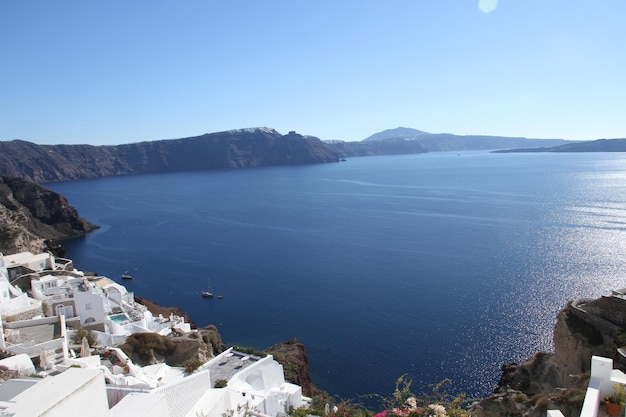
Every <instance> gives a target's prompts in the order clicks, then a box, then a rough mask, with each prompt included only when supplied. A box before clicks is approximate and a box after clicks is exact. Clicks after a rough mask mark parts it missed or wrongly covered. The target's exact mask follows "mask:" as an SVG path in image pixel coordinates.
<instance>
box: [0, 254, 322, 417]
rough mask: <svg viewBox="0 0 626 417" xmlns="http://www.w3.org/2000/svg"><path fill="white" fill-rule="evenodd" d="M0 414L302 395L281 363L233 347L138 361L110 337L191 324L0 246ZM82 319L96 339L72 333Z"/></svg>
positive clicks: (192, 405) (192, 408) (186, 410)
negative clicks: (180, 363) (173, 362)
mask: <svg viewBox="0 0 626 417" xmlns="http://www.w3.org/2000/svg"><path fill="white" fill-rule="evenodd" d="M0 314H1V315H2V321H1V323H2V324H1V327H0V348H1V350H2V357H4V359H2V360H0V366H2V367H4V368H6V369H7V372H9V373H13V376H15V377H16V378H12V379H8V380H6V381H4V382H3V383H2V384H1V385H0V416H15V417H31V416H42V415H45V416H69V415H87V414H88V415H90V416H103V417H104V416H115V417H123V416H151V417H160V416H163V417H166V416H175V417H185V416H189V417H192V416H193V417H196V416H221V415H223V414H227V413H229V412H231V413H232V412H234V411H235V410H249V411H251V412H252V411H253V413H254V414H255V415H257V416H272V417H274V416H284V415H286V413H287V412H288V410H289V409H296V408H299V407H301V406H304V405H306V404H308V402H309V401H310V398H307V397H304V396H303V394H302V388H301V387H300V386H298V385H295V384H291V383H288V382H286V381H285V377H284V372H283V368H282V366H281V365H280V364H279V363H278V362H276V361H275V360H274V358H273V357H272V355H268V356H265V357H261V356H256V355H251V354H247V353H244V352H239V351H236V350H234V349H233V348H229V349H226V350H225V351H223V352H221V353H217V352H213V354H212V355H211V356H212V357H211V358H209V360H208V361H207V362H205V363H203V364H198V365H199V366H198V367H197V368H195V367H194V368H195V369H193V368H191V369H186V368H184V367H172V366H169V365H167V364H165V363H156V364H153V365H147V366H139V365H137V364H135V363H133V361H132V360H131V359H130V358H129V357H128V355H126V354H125V353H124V351H122V350H121V349H120V348H118V347H115V345H118V344H119V343H122V342H124V341H125V340H126V339H127V338H128V337H129V336H130V335H133V334H140V333H154V334H158V335H162V336H168V335H171V334H189V333H193V332H197V330H193V329H192V328H191V326H190V323H188V322H186V321H185V319H184V318H182V317H179V316H176V315H174V314H171V315H170V316H168V317H164V316H162V315H159V316H157V317H155V316H154V315H153V314H152V313H151V312H150V311H149V310H148V309H147V308H146V307H145V306H143V305H142V304H139V303H137V302H135V300H134V296H133V294H132V293H131V292H128V291H127V290H126V288H125V287H124V286H123V285H120V284H118V283H116V282H114V281H112V280H111V279H109V278H106V277H101V276H90V275H87V274H85V273H84V272H82V271H79V270H77V269H75V268H74V266H73V263H72V261H71V260H69V259H64V258H55V257H54V256H53V255H51V254H48V253H41V254H32V253H30V252H22V253H17V254H14V255H7V256H2V255H1V254H0ZM85 329H89V334H90V335H94V336H95V338H96V339H97V340H96V341H94V342H93V343H92V345H95V346H90V344H89V342H88V339H87V337H83V338H82V340H80V341H78V343H76V342H77V341H76V338H77V337H76V336H77V335H78V336H80V335H81V334H83V333H81V332H84V331H85Z"/></svg>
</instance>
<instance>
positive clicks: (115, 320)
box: [109, 314, 128, 323]
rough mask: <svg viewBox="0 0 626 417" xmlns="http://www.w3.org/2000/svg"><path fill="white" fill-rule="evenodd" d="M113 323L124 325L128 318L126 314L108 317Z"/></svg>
mask: <svg viewBox="0 0 626 417" xmlns="http://www.w3.org/2000/svg"><path fill="white" fill-rule="evenodd" d="M109 318H110V319H111V321H112V322H113V323H124V322H126V321H128V316H127V315H126V314H116V315H114V316H109Z"/></svg>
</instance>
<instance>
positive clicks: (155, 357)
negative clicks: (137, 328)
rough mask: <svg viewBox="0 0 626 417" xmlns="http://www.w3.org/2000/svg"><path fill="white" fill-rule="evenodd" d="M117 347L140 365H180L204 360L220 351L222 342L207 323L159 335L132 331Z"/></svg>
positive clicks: (213, 327)
mask: <svg viewBox="0 0 626 417" xmlns="http://www.w3.org/2000/svg"><path fill="white" fill-rule="evenodd" d="M119 347H120V348H121V349H122V350H123V351H124V353H126V354H127V355H128V357H129V358H130V359H131V360H132V361H133V363H136V364H138V365H140V366H145V365H152V364H155V363H166V364H168V365H170V366H181V365H183V366H184V364H185V363H190V362H193V363H195V364H197V365H200V364H202V363H205V362H207V361H208V360H209V359H211V358H213V357H215V356H216V355H218V354H219V353H221V352H223V351H224V349H225V348H226V345H225V344H224V342H223V341H222V338H221V336H220V334H219V332H218V331H217V329H216V328H215V326H207V327H205V328H203V329H199V330H198V331H197V332H191V333H188V334H176V333H173V334H172V335H171V336H161V335H159V334H157V333H133V334H132V335H130V336H128V338H127V339H126V341H125V342H124V343H122V344H121V345H119Z"/></svg>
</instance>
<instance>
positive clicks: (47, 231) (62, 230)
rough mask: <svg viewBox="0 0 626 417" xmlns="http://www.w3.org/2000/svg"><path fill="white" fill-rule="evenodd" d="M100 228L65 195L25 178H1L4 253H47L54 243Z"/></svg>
mask: <svg viewBox="0 0 626 417" xmlns="http://www.w3.org/2000/svg"><path fill="white" fill-rule="evenodd" d="M96 228H97V226H95V225H93V224H91V223H89V222H88V221H86V220H84V219H82V218H81V217H80V216H79V215H78V212H77V211H76V209H75V208H74V207H72V206H71V205H70V204H69V202H68V201H67V199H66V198H65V197H63V196H62V195H60V194H58V193H55V192H54V191H51V190H49V189H47V188H44V187H42V186H40V185H37V184H35V183H32V182H30V181H26V180H24V179H21V178H16V177H8V176H2V175H0V252H2V253H4V254H12V253H17V252H22V251H31V252H35V253H37V252H42V251H47V250H50V248H51V246H52V245H53V244H52V243H51V242H53V241H59V240H63V239H67V238H70V237H75V236H82V235H84V234H86V233H88V232H90V231H92V230H94V229H96Z"/></svg>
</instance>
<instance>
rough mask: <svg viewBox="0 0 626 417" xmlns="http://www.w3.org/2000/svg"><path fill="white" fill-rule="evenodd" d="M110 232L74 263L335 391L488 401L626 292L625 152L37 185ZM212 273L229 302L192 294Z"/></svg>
mask: <svg viewBox="0 0 626 417" xmlns="http://www.w3.org/2000/svg"><path fill="white" fill-rule="evenodd" d="M47 186H49V187H50V188H51V189H53V190H55V191H57V192H59V193H61V194H63V195H65V196H66V197H67V198H68V199H69V201H70V203H71V204H72V205H74V206H75V207H76V208H78V211H79V214H80V215H81V216H82V217H84V218H86V219H87V220H89V221H91V222H93V223H95V224H98V225H100V226H102V228H101V229H100V230H98V231H96V232H93V233H91V234H89V235H88V236H87V237H85V238H80V239H75V240H72V241H69V242H66V244H65V247H66V250H67V256H68V257H70V258H72V259H74V261H75V264H76V266H77V267H78V268H79V269H82V270H86V271H96V272H98V273H99V274H101V275H106V276H108V277H110V278H113V279H115V280H117V281H118V282H121V280H120V275H121V274H122V273H123V272H124V271H125V270H126V269H128V270H129V272H130V273H132V275H133V276H134V279H133V280H132V281H123V282H122V283H123V284H124V285H126V286H127V288H128V289H129V290H131V291H134V292H135V293H136V294H137V295H140V296H142V297H145V298H148V299H151V300H154V301H156V302H158V303H160V304H162V305H166V306H167V305H175V306H180V307H181V308H182V309H183V310H185V311H186V312H187V313H188V314H189V315H190V316H191V317H192V319H193V320H194V321H195V322H196V323H197V324H199V325H207V324H211V323H213V324H216V325H217V326H218V328H219V331H220V333H221V334H222V336H223V338H224V339H225V341H226V342H227V343H228V344H239V345H247V346H253V347H255V348H265V347H268V346H270V345H272V344H275V343H277V342H279V341H283V340H286V339H289V338H291V337H297V338H298V339H299V340H300V341H302V342H304V344H305V345H306V347H307V350H308V354H309V359H310V364H311V371H312V374H313V379H314V382H315V383H316V384H317V385H318V386H320V387H321V388H323V389H325V390H328V391H329V392H331V393H334V394H336V395H338V396H340V397H342V398H344V399H349V398H351V399H355V398H356V399H358V396H359V395H361V394H369V393H380V394H383V395H386V394H389V393H391V392H392V391H393V388H394V382H395V380H396V379H397V378H398V377H399V376H400V375H402V374H405V373H406V374H409V375H410V376H412V377H413V378H414V382H413V386H412V388H414V391H420V390H421V389H422V388H423V389H427V385H428V384H433V383H436V382H438V381H440V380H442V379H443V378H450V379H452V381H453V389H452V390H453V391H464V392H466V393H468V394H469V395H488V394H489V393H490V392H491V391H492V390H493V388H494V386H495V384H496V383H497V380H498V378H499V376H500V366H501V365H502V363H504V362H508V361H522V360H525V359H526V358H527V357H529V356H530V355H531V354H532V353H534V352H535V351H537V350H541V349H543V350H549V349H551V348H552V342H551V336H552V329H553V326H554V323H555V316H556V314H557V313H558V311H559V310H560V309H561V308H562V307H564V305H565V304H566V302H567V301H568V300H570V299H573V298H575V297H578V296H599V295H602V294H607V293H608V292H609V291H610V289H612V288H617V287H624V286H626V282H625V277H626V256H625V255H626V155H623V154H598V153H596V154H491V153H487V152H462V153H456V152H455V153H429V154H419V155H406V156H378V157H365V158H351V159H349V160H348V161H347V162H345V163H334V164H322V165H313V166H302V167H277V168H261V169H247V170H235V171H220V172H215V171H210V172H192V173H177V174H163V175H141V176H126V177H116V178H103V179H96V180H86V181H74V182H64V183H53V184H47ZM209 280H211V283H212V287H213V290H214V292H215V293H216V294H221V295H223V296H224V298H223V299H221V300H218V299H204V298H202V297H201V296H200V295H199V293H200V291H201V290H204V289H206V287H207V286H208V281H209Z"/></svg>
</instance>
